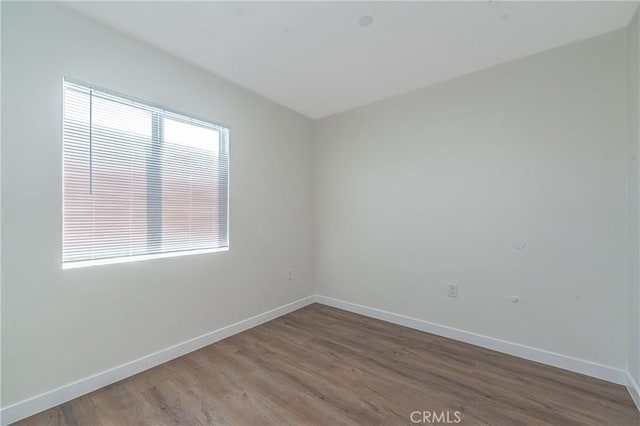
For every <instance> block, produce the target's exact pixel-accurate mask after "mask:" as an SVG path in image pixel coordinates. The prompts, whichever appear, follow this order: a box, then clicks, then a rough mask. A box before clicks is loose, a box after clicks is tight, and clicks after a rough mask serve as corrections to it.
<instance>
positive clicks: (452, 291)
mask: <svg viewBox="0 0 640 426" xmlns="http://www.w3.org/2000/svg"><path fill="white" fill-rule="evenodd" d="M447 296H449V297H458V284H454V283H449V284H447Z"/></svg>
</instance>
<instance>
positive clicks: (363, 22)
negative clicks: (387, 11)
mask: <svg viewBox="0 0 640 426" xmlns="http://www.w3.org/2000/svg"><path fill="white" fill-rule="evenodd" d="M358 24H359V25H360V26H361V27H368V26H369V25H371V24H373V18H372V17H371V16H369V15H365V16H361V17H360V19H358Z"/></svg>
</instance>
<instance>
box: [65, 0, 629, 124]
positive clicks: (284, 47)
mask: <svg viewBox="0 0 640 426" xmlns="http://www.w3.org/2000/svg"><path fill="white" fill-rule="evenodd" d="M65 4H66V5H67V6H68V7H71V8H73V9H75V10H77V11H79V12H81V13H83V14H85V15H88V16H90V17H93V18H95V19H97V20H99V21H102V22H104V23H106V24H108V25H110V26H112V27H114V28H116V29H118V30H120V31H122V32H124V33H127V34H129V35H131V36H133V37H135V38H137V39H139V40H142V41H144V42H146V43H148V44H150V45H153V46H155V47H157V48H159V49H161V50H164V51H166V52H168V53H171V54H173V55H175V56H177V57H180V58H182V59H183V60H185V61H188V62H191V63H194V64H197V65H199V66H200V67H202V68H204V69H207V70H209V71H211V72H212V73H214V74H216V75H218V76H221V77H223V78H226V79H227V80H230V81H233V82H235V83H237V84H239V85H240V86H243V87H246V88H248V89H250V90H252V91H254V92H257V93H260V94H262V95H263V96H265V97H267V98H269V99H271V100H273V101H276V102H278V103H280V104H282V105H285V106H287V107H289V108H291V109H293V110H296V111H299V112H300V113H302V114H305V115H307V116H309V117H311V118H320V117H324V116H327V115H331V114H334V113H337V112H340V111H344V110H347V109H350V108H353V107H356V106H360V105H364V104H368V103H370V102H374V101H377V100H380V99H384V98H387V97H390V96H394V95H397V94H400V93H404V92H408V91H411V90H414V89H417V88H420V87H424V86H427V85H430V84H433V83H436V82H439V81H443V80H447V79H450V78H453V77H456V76H459V75H462V74H466V73H469V72H472V71H476V70H479V69H482V68H486V67H489V66H492V65H495V64H498V63H501V62H505V61H508V60H511V59H515V58H518V57H522V56H527V55H530V54H533V53H536V52H540V51H542V50H547V49H550V48H553V47H557V46H561V45H563V44H567V43H570V42H573V41H576V40H580V39H584V38H587V37H591V36H594V35H597V34H601V33H605V32H608V31H612V30H615V29H618V28H621V27H623V26H625V25H627V23H628V22H629V20H630V19H631V16H632V14H633V11H634V10H635V7H636V6H637V3H636V2H544V3H543V2H502V1H495V2H489V1H480V2H464V3H463V2H72V3H65ZM363 15H370V16H372V17H373V18H374V22H373V24H372V25H371V26H369V27H366V28H363V27H360V26H359V25H358V19H359V18H360V17H362V16H363Z"/></svg>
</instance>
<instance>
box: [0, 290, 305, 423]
mask: <svg viewBox="0 0 640 426" xmlns="http://www.w3.org/2000/svg"><path fill="white" fill-rule="evenodd" d="M314 299H315V298H314V297H313V296H308V297H305V298H303V299H300V300H297V301H295V302H291V303H288V304H286V305H283V306H280V307H278V308H275V309H272V310H270V311H267V312H264V313H262V314H259V315H256V316H254V317H251V318H248V319H246V320H243V321H239V322H237V323H235V324H231V325H228V326H226V327H222V328H219V329H218V330H214V331H212V332H210V333H207V334H203V335H202V336H198V337H195V338H193V339H190V340H187V341H185V342H182V343H179V344H177V345H174V346H171V347H169V348H166V349H162V350H160V351H158V352H155V353H153V354H150V355H147V356H144V357H142V358H139V359H136V360H134V361H130V362H128V363H126V364H122V365H119V366H117V367H114V368H112V369H110V370H106V371H103V372H101V373H98V374H94V375H93V376H89V377H86V378H84V379H81V380H78V381H76V382H73V383H69V384H67V385H64V386H61V387H59V388H57V389H53V390H50V391H48V392H45V393H42V394H40V395H37V396H34V397H32V398H29V399H25V400H24V401H20V402H17V403H15V404H12V405H9V406H7V407H3V408H2V409H1V410H0V424H1V425H3V426H4V425H8V424H10V423H13V422H16V421H18V420H21V419H24V418H25V417H29V416H31V415H33V414H36V413H39V412H41V411H44V410H47V409H49V408H52V407H55V406H56V405H59V404H62V403H64V402H67V401H69V400H71V399H74V398H77V397H79V396H82V395H85V394H87V393H89V392H93V391H94V390H97V389H100V388H102V387H104V386H107V385H110V384H112V383H115V382H118V381H120V380H122V379H125V378H127V377H130V376H133V375H134V374H138V373H140V372H142V371H145V370H148V369H149V368H152V367H155V366H157V365H160V364H162V363H165V362H167V361H170V360H172V359H175V358H178V357H180V356H182V355H185V354H187V353H189V352H193V351H195V350H197V349H200V348H202V347H204V346H207V345H210V344H212V343H215V342H217V341H219V340H222V339H225V338H227V337H229V336H233V335H234V334H237V333H240V332H242V331H245V330H248V329H250V328H253V327H255V326H258V325H260V324H263V323H265V322H267V321H271V320H272V319H275V318H278V317H280V316H282V315H285V314H288V313H289V312H293V311H295V310H297V309H300V308H303V307H305V306H307V305H309V304H311V303H313V302H314Z"/></svg>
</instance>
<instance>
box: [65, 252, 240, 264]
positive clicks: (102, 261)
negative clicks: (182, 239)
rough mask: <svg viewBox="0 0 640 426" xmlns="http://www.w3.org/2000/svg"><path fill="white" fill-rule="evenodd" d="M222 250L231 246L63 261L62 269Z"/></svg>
mask: <svg viewBox="0 0 640 426" xmlns="http://www.w3.org/2000/svg"><path fill="white" fill-rule="evenodd" d="M221 251H229V247H220V248H214V249H203V250H185V251H174V252H169V253H156V254H147V255H140V256H127V257H114V258H111V259H97V260H79V261H76V262H68V263H63V264H62V269H76V268H86V267H89V266H99V265H112V264H116V263H129V262H139V261H143V260H152V259H164V258H167V257H179V256H190V255H193V254H205V253H218V252H221Z"/></svg>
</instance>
